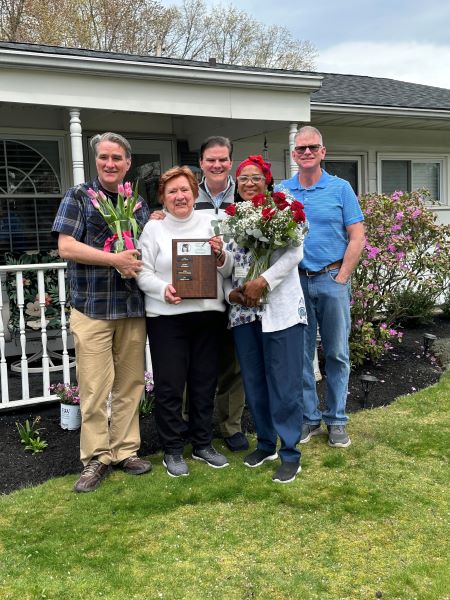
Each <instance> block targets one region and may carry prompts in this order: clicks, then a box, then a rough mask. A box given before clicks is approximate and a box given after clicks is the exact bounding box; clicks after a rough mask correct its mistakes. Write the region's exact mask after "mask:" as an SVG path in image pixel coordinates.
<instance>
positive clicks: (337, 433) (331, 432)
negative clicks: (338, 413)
mask: <svg viewBox="0 0 450 600" xmlns="http://www.w3.org/2000/svg"><path fill="white" fill-rule="evenodd" d="M350 444H351V441H350V438H349V437H348V435H347V431H346V429H345V425H328V445H329V446H331V447H332V448H347V446H350Z"/></svg>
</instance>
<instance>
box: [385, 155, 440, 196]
mask: <svg viewBox="0 0 450 600" xmlns="http://www.w3.org/2000/svg"><path fill="white" fill-rule="evenodd" d="M443 164H444V160H443V159H434V158H421V157H420V158H419V157H418V158H413V157H410V158H409V157H405V158H403V157H402V158H394V157H390V156H389V157H379V173H380V175H379V183H381V192H382V193H384V194H392V193H393V192H395V191H397V190H399V191H404V192H413V191H416V190H421V189H426V190H428V191H429V192H430V194H431V198H432V199H433V200H437V201H439V202H443V201H444V199H443V197H442V196H443V194H442V189H443V187H442V178H443Z"/></svg>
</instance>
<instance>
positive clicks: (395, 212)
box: [350, 191, 450, 364]
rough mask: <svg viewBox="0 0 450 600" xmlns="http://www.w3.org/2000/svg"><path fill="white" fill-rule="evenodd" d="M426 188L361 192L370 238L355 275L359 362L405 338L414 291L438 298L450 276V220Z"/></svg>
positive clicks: (354, 345)
mask: <svg viewBox="0 0 450 600" xmlns="http://www.w3.org/2000/svg"><path fill="white" fill-rule="evenodd" d="M426 201H428V202H429V196H428V194H427V193H426V192H422V191H421V192H394V193H393V194H392V195H391V196H388V195H385V194H367V195H365V196H362V197H361V198H360V203H361V208H362V210H363V213H364V217H365V223H366V244H365V248H364V251H363V254H362V257H361V261H360V264H359V266H358V267H357V269H356V271H355V273H354V275H353V280H352V284H353V300H352V332H351V336H350V350H351V357H352V363H353V364H362V363H363V362H364V361H365V360H367V359H369V360H372V361H373V360H376V359H377V358H379V357H380V356H381V355H382V354H384V353H385V352H387V351H388V350H390V349H391V347H392V341H393V340H396V339H398V340H401V337H402V333H401V332H400V331H399V330H398V325H399V323H400V322H401V320H402V317H405V315H406V313H407V310H408V307H407V306H405V302H404V298H405V296H408V294H410V295H411V294H412V295H417V296H424V297H426V298H427V299H428V300H430V301H431V302H433V303H435V302H436V300H437V299H438V297H439V296H440V295H441V294H442V291H443V290H445V289H447V287H448V284H449V281H450V226H448V225H440V224H438V223H437V222H436V215H435V214H434V213H433V212H432V210H430V208H429V207H427V206H426V205H425V202H426Z"/></svg>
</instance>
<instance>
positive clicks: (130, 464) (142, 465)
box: [118, 456, 152, 475]
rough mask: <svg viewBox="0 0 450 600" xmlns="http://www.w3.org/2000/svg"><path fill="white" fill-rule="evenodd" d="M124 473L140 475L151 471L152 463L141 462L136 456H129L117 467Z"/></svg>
mask: <svg viewBox="0 0 450 600" xmlns="http://www.w3.org/2000/svg"><path fill="white" fill-rule="evenodd" d="M118 466H119V467H120V468H121V469H122V470H123V471H125V473H129V474H130V475H142V473H148V472H149V471H151V470H152V463H151V462H149V461H148V460H142V458H139V457H138V456H129V457H128V458H126V459H125V460H123V461H122V462H121V463H119V465H118Z"/></svg>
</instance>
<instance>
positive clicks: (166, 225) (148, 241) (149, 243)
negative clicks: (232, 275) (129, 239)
mask: <svg viewBox="0 0 450 600" xmlns="http://www.w3.org/2000/svg"><path fill="white" fill-rule="evenodd" d="M212 218H213V217H211V215H209V214H205V213H204V212H203V211H195V210H193V211H192V213H191V214H190V215H189V216H188V217H186V218H185V219H178V218H177V217H174V216H173V215H171V214H170V213H167V215H166V218H165V219H163V220H160V221H158V220H154V221H148V223H147V224H146V225H145V227H144V231H143V232H142V235H141V237H140V238H139V248H140V249H141V252H142V260H143V262H144V266H143V268H142V271H141V272H140V273H139V276H138V279H137V283H138V286H139V287H140V289H141V290H142V291H143V292H144V294H145V313H146V315H147V317H157V316H160V315H179V314H184V313H190V312H202V311H204V310H217V311H219V312H224V311H225V301H224V296H223V279H222V274H221V272H220V271H221V270H220V268H219V269H218V271H217V299H211V298H210V299H201V298H192V299H191V298H188V299H184V300H182V301H181V302H180V304H169V303H168V302H166V301H165V297H164V294H165V290H166V287H167V286H168V285H169V284H172V285H173V286H174V288H175V289H176V287H177V286H176V282H172V240H173V239H176V238H187V239H192V240H195V239H202V238H211V237H212V236H213V235H214V231H213V229H212V227H211V219H212Z"/></svg>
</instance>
